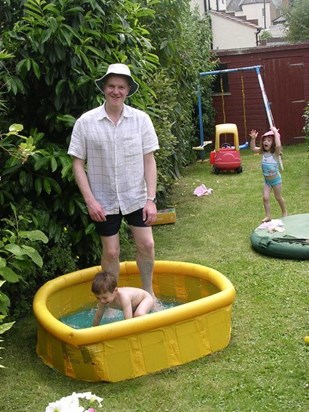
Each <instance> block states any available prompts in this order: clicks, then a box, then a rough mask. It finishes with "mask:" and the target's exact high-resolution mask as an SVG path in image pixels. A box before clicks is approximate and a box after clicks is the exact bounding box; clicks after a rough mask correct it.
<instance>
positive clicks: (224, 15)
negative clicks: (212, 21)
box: [209, 10, 259, 30]
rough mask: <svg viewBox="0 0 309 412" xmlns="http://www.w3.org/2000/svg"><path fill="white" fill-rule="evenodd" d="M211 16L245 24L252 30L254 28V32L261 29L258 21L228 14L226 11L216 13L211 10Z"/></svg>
mask: <svg viewBox="0 0 309 412" xmlns="http://www.w3.org/2000/svg"><path fill="white" fill-rule="evenodd" d="M209 13H210V14H212V15H214V16H218V17H222V18H224V19H227V20H230V21H233V22H234V23H238V24H243V25H246V26H249V27H251V28H253V29H254V30H256V29H257V28H259V26H258V24H257V23H258V20H257V19H254V20H247V19H246V16H239V17H236V16H235V14H234V13H232V12H228V13H226V12H225V11H215V10H210V12H209Z"/></svg>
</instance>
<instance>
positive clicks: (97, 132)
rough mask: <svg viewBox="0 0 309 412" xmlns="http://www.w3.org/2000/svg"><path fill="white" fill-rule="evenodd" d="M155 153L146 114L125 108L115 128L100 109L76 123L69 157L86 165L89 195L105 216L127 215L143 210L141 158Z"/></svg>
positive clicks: (155, 143) (152, 131) (153, 134)
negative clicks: (92, 196) (97, 203)
mask: <svg viewBox="0 0 309 412" xmlns="http://www.w3.org/2000/svg"><path fill="white" fill-rule="evenodd" d="M157 149H159V143H158V137H157V134H156V132H155V129H154V127H153V124H152V121H151V119H150V117H149V116H148V114H146V113H144V112H142V111H141V110H138V109H135V108H132V107H130V106H127V105H124V108H123V112H122V115H121V118H120V119H119V121H118V123H117V125H115V124H114V123H113V122H112V121H111V120H110V119H109V118H108V115H107V113H106V111H105V106H104V105H103V106H100V107H97V108H95V109H93V110H90V111H88V112H86V113H84V114H83V115H82V116H81V117H80V118H79V119H78V120H77V121H76V123H75V125H74V127H73V132H72V136H71V142H70V146H69V149H68V154H70V155H72V156H74V157H77V158H79V159H82V160H85V161H86V165H87V166H86V170H87V176H88V180H89V184H90V188H91V191H92V193H93V195H94V197H95V198H96V200H97V201H98V202H99V203H100V204H101V205H102V207H103V208H104V209H105V211H106V212H107V214H116V213H119V209H120V210H121V212H122V213H123V214H124V215H126V214H128V213H132V212H134V211H135V210H138V209H141V208H143V207H144V206H145V201H146V197H147V188H146V182H145V178H144V155H145V154H147V153H150V152H153V151H155V150H157Z"/></svg>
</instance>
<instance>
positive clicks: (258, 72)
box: [197, 65, 274, 150]
mask: <svg viewBox="0 0 309 412" xmlns="http://www.w3.org/2000/svg"><path fill="white" fill-rule="evenodd" d="M261 67H262V66H261V65H259V66H247V67H237V68H234V69H222V70H213V71H208V72H201V73H200V76H201V77H204V76H215V75H218V74H223V73H232V72H240V71H245V70H254V71H255V72H256V75H257V78H258V81H259V86H260V89H261V92H262V97H263V102H264V107H265V110H266V115H267V119H268V123H269V127H270V128H271V127H273V126H274V118H273V115H272V112H271V109H270V104H269V100H268V97H267V94H266V91H265V87H264V83H263V79H262V76H261ZM197 102H198V116H199V129H200V148H201V149H202V150H203V148H204V147H205V146H206V145H207V144H208V143H209V142H205V141H204V127H203V111H202V96H201V91H200V88H199V89H198V93H197Z"/></svg>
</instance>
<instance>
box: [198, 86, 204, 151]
mask: <svg viewBox="0 0 309 412" xmlns="http://www.w3.org/2000/svg"><path fill="white" fill-rule="evenodd" d="M197 105H198V117H199V126H200V144H201V146H203V145H204V128H203V113H202V97H201V91H200V88H198V92H197Z"/></svg>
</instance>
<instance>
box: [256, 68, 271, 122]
mask: <svg viewBox="0 0 309 412" xmlns="http://www.w3.org/2000/svg"><path fill="white" fill-rule="evenodd" d="M256 74H257V77H258V80H259V84H260V88H261V91H262V96H263V101H264V106H265V110H266V114H267V118H268V123H269V127H270V128H271V127H273V126H274V118H273V115H272V112H271V109H270V104H269V101H268V98H267V94H266V91H265V87H264V83H263V80H262V76H261V72H260V68H259V67H257V68H256Z"/></svg>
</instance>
